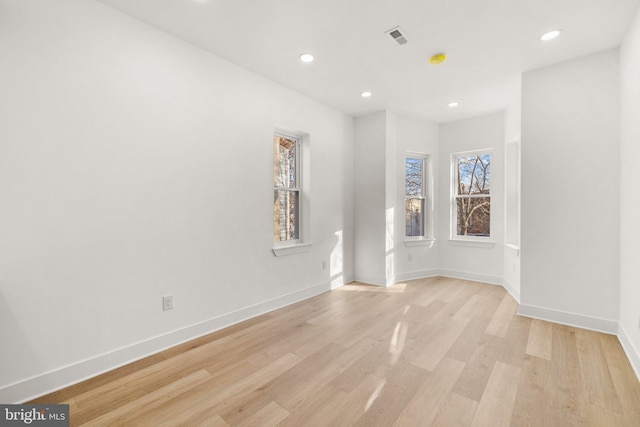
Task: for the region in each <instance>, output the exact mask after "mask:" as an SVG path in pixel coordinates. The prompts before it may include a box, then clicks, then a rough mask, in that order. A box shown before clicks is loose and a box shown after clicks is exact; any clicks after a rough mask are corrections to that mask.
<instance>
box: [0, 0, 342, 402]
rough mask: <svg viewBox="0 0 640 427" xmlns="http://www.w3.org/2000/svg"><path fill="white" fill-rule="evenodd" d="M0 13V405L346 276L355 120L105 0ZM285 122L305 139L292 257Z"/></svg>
mask: <svg viewBox="0 0 640 427" xmlns="http://www.w3.org/2000/svg"><path fill="white" fill-rule="evenodd" d="M1 9H2V13H0V52H2V61H1V64H0V81H2V82H4V83H3V84H2V85H1V86H0V115H2V120H1V121H0V141H2V143H1V144H0V194H2V197H0V236H2V238H1V241H2V243H1V244H0V332H1V336H2V338H1V341H2V351H1V352H0V367H1V369H0V401H2V402H4V403H7V402H12V401H21V400H25V399H27V398H30V397H33V396H35V395H37V394H41V393H44V392H47V391H49V390H51V389H54V388H58V387H61V386H63V385H65V384H69V383H71V382H74V381H78V380H79V379H82V378H85V377H86V376H89V375H94V374H96V373H98V372H100V371H104V370H106V369H109V368H112V367H114V366H117V365H120V364H123V363H126V362H128V361H131V360H133V359H136V358H140V357H142V356H144V355H146V354H149V353H152V352H155V351H158V350H159V349H161V348H166V347H169V346H171V345H174V344H176V343H177V342H180V341H184V340H187V339H189V338H192V337H193V336H195V335H199V334H204V333H206V332H208V331H210V330H212V329H216V328H220V327H223V326H225V325H227V324H230V323H234V322H237V321H239V320H242V319H244V318H247V317H251V316H254V315H256V314H259V313H262V312H264V311H268V310H270V309H273V308H276V307H277V306H281V305H283V304H288V303H291V302H294V301H297V300H300V299H303V298H307V297H309V296H312V295H314V294H317V293H320V292H323V291H325V290H328V289H330V287H331V286H339V285H340V284H342V283H344V282H349V281H351V280H352V279H353V229H352V228H353V208H354V203H353V154H354V153H353V119H352V118H350V117H348V116H345V115H344V114H341V113H339V112H337V111H335V110H332V109H329V108H327V107H325V106H323V105H321V104H318V103H317V102H314V101H312V100H310V99H308V98H305V97H303V96H301V95H299V94H297V93H295V92H293V91H291V90H288V89H285V88H283V87H281V86H279V85H277V84H275V83H273V82H271V81H269V80H266V79H264V78H262V77H259V76H257V75H255V74H252V73H250V72H248V71H246V70H244V69H242V68H239V67H237V66H235V65H233V64H230V63H228V62H226V61H224V60H222V59H219V58H217V57H215V56H213V55H211V54H209V53H206V52H205V51H202V50H200V49H197V48H195V47H193V46H192V45H190V44H188V43H185V42H183V41H180V40H178V39H176V38H174V37H172V36H169V35H167V34H165V33H162V32H160V31H157V30H155V29H153V28H151V27H149V26H146V25H144V24H141V23H140V22H139V21H137V20H135V19H131V18H129V17H127V16H125V15H123V14H121V13H119V12H116V11H114V10H113V9H111V8H109V7H107V6H105V5H103V4H100V3H96V2H93V1H84V0H32V1H28V2H25V1H20V0H3V1H2V3H1ZM275 127H279V128H285V129H291V130H295V131H299V132H303V133H305V134H308V135H309V148H310V153H308V154H310V164H309V165H308V167H309V168H310V170H308V172H310V179H309V182H306V183H305V185H307V189H308V190H309V191H310V194H311V212H310V213H309V219H310V221H311V224H310V235H308V236H306V237H307V238H308V239H309V240H310V241H311V242H312V247H311V248H310V250H309V251H307V252H303V253H299V254H294V255H289V256H283V257H275V256H274V254H273V253H272V247H273V199H272V197H273V192H272V191H273V188H272V186H273V163H272V162H273V139H272V135H273V131H274V128H275ZM163 295H173V296H174V305H175V308H174V309H173V310H171V311H165V312H163V311H162V303H161V302H162V296H163Z"/></svg>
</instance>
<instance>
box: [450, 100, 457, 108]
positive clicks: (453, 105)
mask: <svg viewBox="0 0 640 427" xmlns="http://www.w3.org/2000/svg"><path fill="white" fill-rule="evenodd" d="M447 105H448V106H449V108H456V107H457V106H458V105H460V103H459V102H458V101H451V102H450V103H448V104H447Z"/></svg>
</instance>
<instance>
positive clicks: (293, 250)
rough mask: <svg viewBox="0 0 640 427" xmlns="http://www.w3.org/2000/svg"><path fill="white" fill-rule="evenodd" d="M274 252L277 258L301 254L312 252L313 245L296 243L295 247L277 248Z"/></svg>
mask: <svg viewBox="0 0 640 427" xmlns="http://www.w3.org/2000/svg"><path fill="white" fill-rule="evenodd" d="M272 250H273V254H274V255H275V256H285V255H293V254H299V253H302V252H309V251H310V250H311V243H296V244H293V245H286V246H285V245H283V246H276V247H274V248H273V249H272Z"/></svg>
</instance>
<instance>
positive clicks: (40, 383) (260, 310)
mask: <svg viewBox="0 0 640 427" xmlns="http://www.w3.org/2000/svg"><path fill="white" fill-rule="evenodd" d="M330 290H331V283H330V282H324V283H320V284H318V285H314V286H310V287H308V288H305V289H300V290H298V291H294V292H291V293H289V294H285V295H281V296H279V297H275V298H273V299H270V300H267V301H264V302H261V303H258V304H254V305H252V306H248V307H244V308H241V309H239V310H236V311H232V312H230V313H226V314H222V315H220V316H217V317H213V318H211V319H208V320H205V321H203V322H200V323H196V324H193V325H189V326H186V327H184V328H181V329H177V330H175V331H171V332H168V333H166V334H163V335H159V336H156V337H153V338H149V339H147V340H144V341H140V342H137V343H134V344H131V345H128V346H125V347H121V348H119V349H116V350H113V351H111V352H108V353H103V354H100V355H98V356H95V357H92V358H89V359H85V360H81V361H78V362H76V363H73V364H70V365H67V366H64V367H61V368H59V369H56V370H53V371H49V372H46V373H44V374H41V375H37V376H35V377H31V378H27V379H25V380H22V381H19V382H16V383H13V384H9V385H6V386H4V387H2V388H0V402H2V403H23V402H27V401H29V400H32V399H35V398H37V397H40V396H43V395H45V394H49V393H51V392H54V391H56V390H60V389H62V388H65V387H68V386H70V385H73V384H76V383H79V382H81V381H84V380H87V379H89V378H93V377H95V376H97V375H100V374H103V373H105V372H109V371H111V370H113V369H116V368H119V367H121V366H124V365H127V364H129V363H132V362H135V361H136V360H140V359H143V358H145V357H148V356H151V355H153V354H156V353H158V352H161V351H163V350H166V349H168V348H171V347H175V346H176V345H179V344H182V343H184V342H187V341H190V340H193V339H195V338H198V337H201V336H204V335H207V334H210V333H212V332H215V331H217V330H220V329H223V328H226V327H228V326H231V325H235V324H237V323H240V322H243V321H245V320H248V319H251V318H253V317H256V316H259V315H261V314H264V313H268V312H270V311H273V310H277V309H279V308H282V307H285V306H287V305H291V304H294V303H297V302H299V301H303V300H306V299H309V298H311V297H314V296H316V295H320V294H322V293H324V292H327V291H330Z"/></svg>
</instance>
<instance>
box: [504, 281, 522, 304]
mask: <svg viewBox="0 0 640 427" xmlns="http://www.w3.org/2000/svg"><path fill="white" fill-rule="evenodd" d="M502 286H503V287H504V288H505V289H506V290H507V292H509V293H510V294H511V296H512V297H513V299H514V300H516V302H517V303H518V304H520V289H517V288H516V287H515V286H513V283H511V282H510V281H508V280H505V281H504V283H503V284H502Z"/></svg>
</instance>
